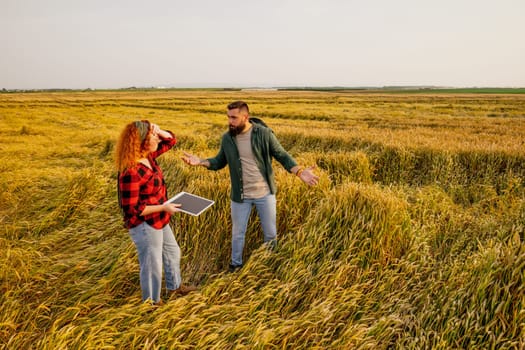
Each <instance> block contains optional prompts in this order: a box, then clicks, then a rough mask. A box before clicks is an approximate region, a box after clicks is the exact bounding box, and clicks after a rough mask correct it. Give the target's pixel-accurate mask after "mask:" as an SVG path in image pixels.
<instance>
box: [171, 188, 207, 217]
mask: <svg viewBox="0 0 525 350" xmlns="http://www.w3.org/2000/svg"><path fill="white" fill-rule="evenodd" d="M166 203H173V204H180V205H181V206H180V207H179V210H180V211H182V212H183V213H186V214H190V215H193V216H198V215H200V214H201V213H202V212H203V211H205V210H206V209H208V208H209V207H211V206H212V205H213V203H215V201H212V200H210V199H206V198H203V197H200V196H196V195H194V194H191V193H188V192H179V193H177V194H176V195H175V196H173V197H171V198H170V199H168V200H167V202H166Z"/></svg>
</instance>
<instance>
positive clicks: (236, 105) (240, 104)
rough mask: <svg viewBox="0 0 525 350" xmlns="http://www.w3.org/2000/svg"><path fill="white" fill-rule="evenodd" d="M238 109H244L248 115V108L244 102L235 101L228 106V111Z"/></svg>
mask: <svg viewBox="0 0 525 350" xmlns="http://www.w3.org/2000/svg"><path fill="white" fill-rule="evenodd" d="M236 108H239V111H241V110H243V109H246V112H248V113H250V109H249V108H248V104H247V103H246V102H244V101H235V102H232V103H230V104H229V105H228V110H229V111H230V110H232V109H236Z"/></svg>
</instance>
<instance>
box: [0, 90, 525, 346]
mask: <svg viewBox="0 0 525 350" xmlns="http://www.w3.org/2000/svg"><path fill="white" fill-rule="evenodd" d="M237 99H243V100H245V101H247V102H248V103H249V104H250V109H251V112H252V115H254V116H257V117H259V118H262V119H263V120H264V121H265V122H266V123H267V124H268V125H269V126H270V127H271V128H272V129H273V130H274V132H275V133H276V135H277V137H278V138H279V140H280V141H281V143H282V145H283V146H284V147H285V148H286V149H287V150H288V151H289V152H290V153H291V154H292V155H293V156H294V157H295V158H296V159H297V160H298V161H299V163H301V164H304V165H316V167H317V168H316V172H317V174H318V175H320V177H321V179H320V183H319V185H318V186H316V187H311V188H310V187H307V186H306V185H304V184H302V183H301V181H300V180H299V179H298V178H296V177H294V176H293V175H291V174H288V173H286V171H284V170H283V169H282V167H280V165H279V164H277V163H276V164H275V167H274V168H275V170H276V179H277V185H278V193H277V210H278V213H277V215H278V217H277V220H278V222H277V223H278V238H279V245H278V249H277V250H276V251H273V252H272V251H268V250H266V249H264V248H262V247H261V243H262V231H261V229H260V227H259V225H258V222H257V219H256V217H255V216H253V217H252V220H251V221H250V224H249V227H248V231H247V242H246V247H245V261H246V265H245V267H244V268H243V269H242V270H240V271H239V272H237V273H234V274H227V273H226V272H225V271H226V270H227V266H228V263H229V254H230V228H231V226H230V218H229V205H230V203H229V187H230V184H229V176H228V173H227V172H228V171H227V170H222V171H219V172H211V171H207V170H205V169H203V168H190V167H188V166H186V165H185V164H184V163H183V162H182V161H181V160H180V157H181V156H182V152H183V151H189V152H192V153H195V154H198V155H200V156H202V157H208V156H214V155H215V153H216V151H217V150H218V146H219V142H220V136H221V134H222V133H223V132H224V131H226V129H227V119H226V116H225V106H226V104H227V103H229V102H231V101H233V100H237ZM137 119H148V120H150V121H152V122H154V123H157V124H159V125H160V126H161V127H162V128H164V129H167V130H171V131H173V132H174V133H175V134H176V136H177V138H178V144H177V146H176V147H175V148H174V150H173V151H171V152H170V153H168V154H165V155H163V156H162V157H161V158H159V159H160V164H161V167H162V168H163V170H164V174H165V179H166V182H167V185H168V191H169V193H171V194H174V193H176V192H178V191H181V190H184V191H188V192H193V193H196V194H198V195H201V196H204V197H208V198H211V199H213V200H215V202H216V203H215V205H214V206H213V207H212V208H211V209H209V210H208V211H206V212H205V213H204V214H202V215H201V216H199V217H191V216H188V215H185V214H179V215H176V216H174V217H173V219H172V222H171V224H172V227H173V228H174V232H175V236H176V238H177V241H178V243H179V245H180V246H181V250H182V255H183V257H182V261H181V268H182V274H183V280H184V281H185V282H186V283H190V284H194V285H196V286H198V287H199V290H198V292H195V293H192V294H190V295H188V296H186V297H182V298H178V299H170V300H166V303H165V304H164V305H163V306H161V307H157V308H152V307H151V306H150V305H148V304H142V303H141V293H140V285H139V275H138V260H137V256H136V252H135V248H134V246H133V243H132V241H131V239H130V238H129V237H128V233H127V231H126V230H125V229H124V227H123V224H122V218H121V215H120V211H119V208H118V205H117V199H116V197H117V195H116V171H115V169H114V166H113V160H112V159H113V146H114V144H115V142H116V139H117V137H118V134H119V133H120V130H121V129H122V128H123V126H124V125H125V124H126V123H128V122H130V121H133V120H137ZM0 149H1V152H0V169H1V173H2V176H1V177H0V190H1V191H0V288H1V295H0V349H49V350H51V349H53V350H54V349H524V348H525V283H524V282H525V275H524V271H525V270H524V269H525V244H524V239H525V95H523V94H515V95H504V94H499V95H498V94H484V95H476V94H430V93H429V94H386V93H365V92H339V93H338V92H313V91H311V92H305V91H294V92H286V91H205V90H203V91H199V90H192V91H177V90H174V91H173V90H172V91H170V90H166V91H163V90H161V91H117V92H111V91H87V92H59V93H46V92H41V93H4V94H0Z"/></svg>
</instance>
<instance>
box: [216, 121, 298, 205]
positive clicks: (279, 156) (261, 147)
mask: <svg viewBox="0 0 525 350" xmlns="http://www.w3.org/2000/svg"><path fill="white" fill-rule="evenodd" d="M250 123H252V125H253V130H252V137H251V140H252V150H253V154H254V156H255V160H256V161H257V165H258V166H259V169H260V170H261V173H262V174H263V176H264V178H265V179H266V182H267V183H268V187H270V192H271V193H272V194H275V192H276V190H277V186H276V185H275V176H274V173H273V169H272V157H273V158H275V159H276V160H277V161H278V162H279V163H281V165H282V166H283V167H284V168H285V169H286V170H287V171H288V172H290V169H292V168H293V167H294V166H296V165H297V163H296V161H295V160H294V159H293V157H292V156H290V155H289V154H288V152H286V151H285V150H284V148H283V146H281V144H280V143H279V141H278V140H277V137H275V134H274V133H273V131H272V130H271V129H270V128H268V127H266V126H265V125H264V123H263V122H262V121H260V120H259V119H257V118H250ZM208 161H209V162H210V166H209V167H208V169H210V170H219V169H222V168H224V167H225V166H226V164H228V166H229V168H230V179H231V184H232V191H231V196H230V197H231V199H232V200H233V201H234V202H238V203H242V201H243V199H244V194H243V184H242V166H241V159H240V157H239V150H238V149H237V144H236V143H235V139H234V138H233V137H232V136H231V135H230V133H229V132H226V133H224V134H223V135H222V139H221V147H220V149H219V153H218V154H217V155H216V156H215V157H214V158H208Z"/></svg>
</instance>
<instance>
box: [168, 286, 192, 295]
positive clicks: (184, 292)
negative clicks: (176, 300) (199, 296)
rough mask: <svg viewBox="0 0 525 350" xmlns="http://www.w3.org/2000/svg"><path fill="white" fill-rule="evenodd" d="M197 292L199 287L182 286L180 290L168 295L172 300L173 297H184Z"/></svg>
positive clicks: (172, 291)
mask: <svg viewBox="0 0 525 350" xmlns="http://www.w3.org/2000/svg"><path fill="white" fill-rule="evenodd" d="M196 290H197V287H194V286H185V285H184V284H181V285H180V287H179V288H177V289H175V290H170V291H168V295H169V297H170V298H171V297H183V296H185V295H188V294H189V293H191V292H194V291H196Z"/></svg>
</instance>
